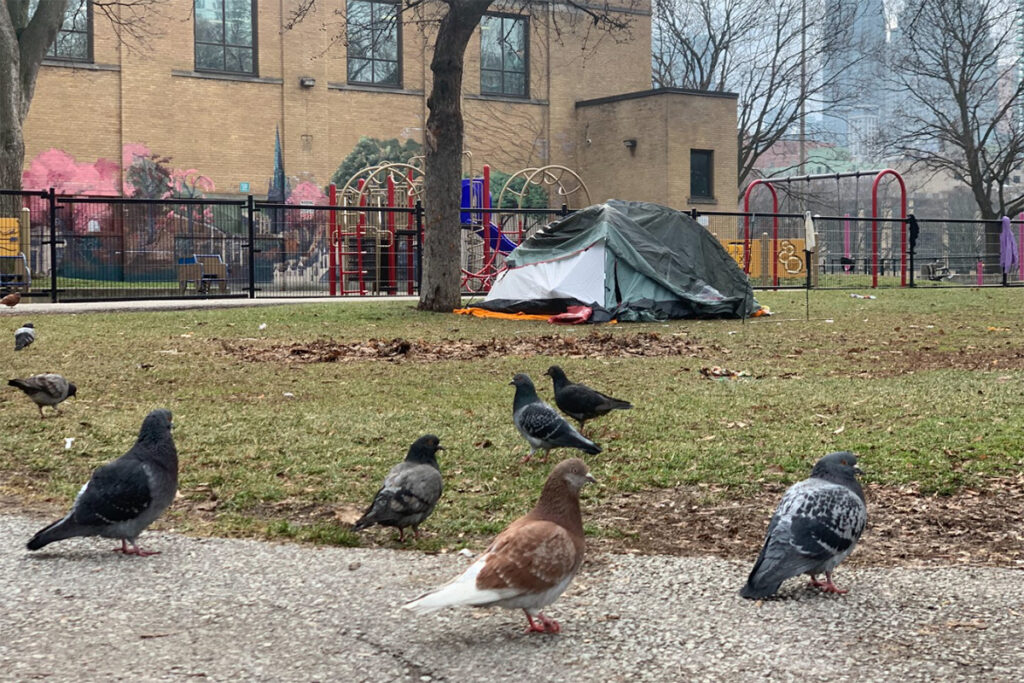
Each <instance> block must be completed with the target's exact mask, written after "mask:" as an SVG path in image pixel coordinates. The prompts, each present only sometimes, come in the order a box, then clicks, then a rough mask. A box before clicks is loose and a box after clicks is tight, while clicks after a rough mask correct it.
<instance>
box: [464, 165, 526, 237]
mask: <svg viewBox="0 0 1024 683" xmlns="http://www.w3.org/2000/svg"><path fill="white" fill-rule="evenodd" d="M483 196H484V179H483V178H463V179H462V207H463V209H466V208H473V209H474V210H473V211H465V210H464V211H462V212H461V213H460V214H459V220H460V221H461V223H462V225H463V226H464V227H469V228H473V229H474V230H476V233H477V234H478V235H480V236H481V237H483V235H484V229H483V226H481V225H480V215H481V214H482V213H483V211H482V210H481V209H478V208H477V207H480V206H481V205H482V204H483V203H484V201H483ZM474 215H476V217H477V218H476V220H474V219H473V217H474ZM487 235H488V240H489V242H490V245H491V249H497V250H498V251H500V252H501V253H503V254H508V253H510V252H511V251H512V250H513V249H515V248H516V246H517V245H516V243H515V242H513V241H512V240H510V239H509V238H508V237H506V236H505V235H503V234H502V232H501V230H500V229H499V228H498V226H497V225H495V224H494V223H491V222H488V223H487Z"/></svg>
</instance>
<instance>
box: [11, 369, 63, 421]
mask: <svg viewBox="0 0 1024 683" xmlns="http://www.w3.org/2000/svg"><path fill="white" fill-rule="evenodd" d="M7 385H8V386H12V387H16V388H18V389H21V390H22V391H24V392H25V393H26V394H27V395H28V397H29V398H30V399H32V400H33V401H34V402H35V404H36V406H37V407H38V408H39V417H43V406H52V407H53V412H55V413H58V412H60V411H59V410H58V409H57V404H58V403H60V402H62V401H63V400H64V399H66V398H68V397H70V396H74V395H75V394H77V393H78V387H76V386H75V385H74V384H72V383H71V382H69V381H67V380H66V379H64V378H63V377H62V376H60V375H58V374H55V373H52V372H49V373H46V374H45V375H32V376H31V377H26V378H25V379H12V380H10V381H8V382H7Z"/></svg>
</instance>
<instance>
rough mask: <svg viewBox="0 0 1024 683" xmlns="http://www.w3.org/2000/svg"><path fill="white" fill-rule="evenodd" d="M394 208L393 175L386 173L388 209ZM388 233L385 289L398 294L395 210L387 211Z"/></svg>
mask: <svg viewBox="0 0 1024 683" xmlns="http://www.w3.org/2000/svg"><path fill="white" fill-rule="evenodd" d="M394 208H395V177H394V176H393V175H391V174H390V173H389V174H388V209H394ZM387 221H388V222H387V226H388V234H389V235H391V246H390V247H389V248H388V277H389V278H390V279H391V282H390V283H389V284H387V285H385V291H389V292H391V293H392V294H398V273H397V272H395V271H396V269H397V266H398V257H397V254H396V253H395V248H396V246H397V245H396V244H395V212H394V211H388V218H387Z"/></svg>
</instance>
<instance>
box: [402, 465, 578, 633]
mask: <svg viewBox="0 0 1024 683" xmlns="http://www.w3.org/2000/svg"><path fill="white" fill-rule="evenodd" d="M593 481H594V477H592V476H591V475H590V473H589V472H588V471H587V466H586V465H585V464H584V463H583V461H582V460H580V459H579V458H572V459H570V460H563V461H562V462H560V463H559V464H558V465H557V466H556V467H555V468H554V469H553V470H552V471H551V474H550V475H548V479H547V482H545V484H544V489H543V490H542V491H541V494H540V500H538V501H537V505H536V506H535V507H534V508H533V510H531V511H530V512H529V514H527V515H526V516H525V517H520V518H519V519H517V520H516V521H514V522H512V524H510V525H509V526H508V528H506V529H505V530H504V531H503V532H501V533H500V534H499V535H498V537H497V538H495V539H494V541H492V542H491V545H490V546H489V547H488V548H487V550H486V551H484V553H483V555H481V556H480V558H479V559H478V560H477V561H476V562H474V563H473V564H471V565H470V566H469V568H468V569H466V571H464V572H463V573H462V574H460V575H459V576H458V577H456V578H455V579H454V580H452V581H451V582H449V583H447V584H445V585H444V586H441V587H440V588H438V589H436V590H434V591H431V592H430V593H427V594H425V595H422V596H420V597H419V598H417V599H415V600H413V601H412V602H410V603H408V604H407V605H405V608H406V609H410V610H412V611H414V612H417V613H420V614H423V613H425V612H434V611H436V610H439V609H443V608H445V607H455V606H458V605H468V606H471V607H505V608H507V609H521V610H523V611H524V612H525V613H526V620H527V621H528V622H529V624H530V625H529V627H528V628H527V629H526V630H527V632H531V631H536V632H539V633H545V632H547V633H558V632H559V631H560V630H561V627H560V626H559V625H558V622H557V621H555V620H554V619H550V618H548V617H546V616H544V615H543V614H541V612H540V610H541V609H543V608H544V607H546V606H548V605H550V604H551V603H553V602H554V601H555V600H557V599H558V596H559V595H561V594H562V593H563V592H564V591H565V589H566V588H568V586H569V583H570V582H571V581H572V579H573V577H574V576H575V575H576V572H577V570H579V568H580V565H581V564H582V563H583V550H584V546H585V543H584V540H583V518H582V516H581V515H580V489H582V488H583V487H584V486H586V485H587V484H589V483H591V482H593ZM535 619H536V621H535Z"/></svg>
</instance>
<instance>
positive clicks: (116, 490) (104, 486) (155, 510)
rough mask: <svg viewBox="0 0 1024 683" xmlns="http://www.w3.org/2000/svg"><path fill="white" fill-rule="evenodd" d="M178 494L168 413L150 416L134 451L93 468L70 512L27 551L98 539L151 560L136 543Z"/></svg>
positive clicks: (33, 540) (32, 541) (38, 536)
mask: <svg viewBox="0 0 1024 683" xmlns="http://www.w3.org/2000/svg"><path fill="white" fill-rule="evenodd" d="M177 491H178V452H177V450H176V449H175V448H174V439H172V438H171V412H170V411H169V410H154V411H153V412H151V413H150V414H149V415H147V416H146V419H145V420H143V421H142V428H141V429H140V430H139V438H138V440H136V442H135V445H134V446H132V447H131V449H130V450H129V451H128V452H127V453H125V454H124V455H122V456H121V457H120V458H118V459H117V460H114V461H112V462H108V463H107V464H106V465H103V466H102V467H98V468H96V471H95V472H93V473H92V477H90V479H89V481H88V482H86V484H85V486H83V487H82V489H81V490H80V491H79V492H78V496H77V497H76V498H75V502H74V503H73V504H72V505H71V511H70V512H69V513H68V514H67V515H66V516H65V517H63V518H62V519H59V520H57V521H56V522H54V523H53V524H51V525H49V526H47V527H45V528H43V529H41V530H40V531H39V532H38V533H36V535H35V536H33V537H32V538H31V539H29V542H28V545H27V547H28V549H29V550H39V549H40V548H42V547H43V546H45V545H48V544H50V543H53V542H54V541H61V540H64V539H65V538H72V537H73V536H102V537H103V538H119V539H121V547H120V548H114V550H115V551H118V552H122V553H124V554H125V555H138V556H140V557H145V556H147V555H155V554H157V553H156V552H154V551H147V550H143V549H142V548H140V547H139V545H138V544H137V543H136V539H138V537H139V534H141V533H142V532H143V531H144V530H145V528H146V527H148V526H149V525H150V524H152V523H153V522H154V521H155V520H156V518H157V517H159V516H160V515H161V514H163V511H164V510H166V509H167V508H168V506H170V504H171V503H172V502H173V501H174V496H175V494H176V493H177ZM129 544H131V548H129V547H128V545H129Z"/></svg>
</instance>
